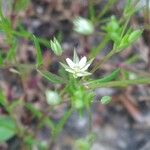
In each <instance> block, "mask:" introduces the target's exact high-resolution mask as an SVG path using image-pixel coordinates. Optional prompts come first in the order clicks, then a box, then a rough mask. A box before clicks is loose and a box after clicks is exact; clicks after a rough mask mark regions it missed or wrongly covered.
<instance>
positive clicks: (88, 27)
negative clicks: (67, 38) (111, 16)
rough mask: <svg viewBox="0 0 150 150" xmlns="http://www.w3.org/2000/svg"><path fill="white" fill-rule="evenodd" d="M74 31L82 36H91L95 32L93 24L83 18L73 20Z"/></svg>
mask: <svg viewBox="0 0 150 150" xmlns="http://www.w3.org/2000/svg"><path fill="white" fill-rule="evenodd" d="M73 24H74V31H76V32H77V33H79V34H82V35H91V34H92V33H93V32H94V25H93V23H92V22H91V21H90V20H88V19H86V18H83V17H77V18H75V19H74V20H73Z"/></svg>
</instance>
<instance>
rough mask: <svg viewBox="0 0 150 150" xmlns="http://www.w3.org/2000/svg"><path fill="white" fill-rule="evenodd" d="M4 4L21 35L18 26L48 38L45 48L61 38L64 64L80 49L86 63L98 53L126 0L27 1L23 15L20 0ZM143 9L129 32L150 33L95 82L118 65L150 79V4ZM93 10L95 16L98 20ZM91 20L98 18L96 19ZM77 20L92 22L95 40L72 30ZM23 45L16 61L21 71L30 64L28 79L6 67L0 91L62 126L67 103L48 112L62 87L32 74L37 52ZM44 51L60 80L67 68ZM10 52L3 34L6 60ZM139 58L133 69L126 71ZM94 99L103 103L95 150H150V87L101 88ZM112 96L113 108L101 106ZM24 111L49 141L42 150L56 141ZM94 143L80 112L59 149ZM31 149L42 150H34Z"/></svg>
mask: <svg viewBox="0 0 150 150" xmlns="http://www.w3.org/2000/svg"><path fill="white" fill-rule="evenodd" d="M15 1H16V2H15ZM1 2H2V3H1V4H2V5H1V7H2V10H3V14H4V16H5V17H8V18H10V20H11V21H12V26H13V28H14V29H16V30H19V29H20V28H19V27H18V22H19V25H20V26H21V27H22V28H23V29H25V30H27V31H28V32H29V33H33V34H34V35H35V36H37V37H40V38H41V39H45V40H46V41H44V42H43V43H47V41H49V40H51V39H53V37H54V36H55V37H57V38H58V39H59V40H60V41H61V44H62V47H63V50H64V53H63V56H62V58H61V59H65V58H67V57H72V54H73V49H74V48H76V49H77V52H78V54H79V55H80V56H84V55H87V54H88V53H89V52H90V51H91V50H92V49H93V48H94V47H96V46H97V45H98V44H99V43H100V42H101V41H102V39H103V37H104V36H103V31H102V30H101V26H103V25H104V24H105V22H106V21H107V20H108V19H109V18H110V17H111V16H112V15H115V16H116V18H121V17H122V13H123V9H124V6H125V2H126V0H27V1H26V3H23V4H22V5H18V6H17V5H16V10H14V6H13V4H14V3H17V0H1ZM137 7H138V8H139V11H137V12H136V13H135V14H134V16H132V17H131V20H130V23H129V25H130V26H132V27H133V28H137V27H138V28H144V31H143V34H142V36H141V37H140V38H139V39H138V41H137V42H136V43H135V44H133V45H132V46H131V47H129V48H127V49H126V50H125V51H123V52H122V53H120V54H118V55H116V56H114V57H112V58H111V59H110V60H109V61H108V62H106V63H105V64H104V65H103V68H101V69H100V70H97V71H96V72H95V73H94V75H93V76H94V78H100V77H101V76H103V75H105V74H106V73H108V72H111V71H112V70H113V69H114V68H116V67H117V66H123V67H124V68H125V69H126V70H128V71H129V72H130V74H128V75H129V78H130V79H132V78H135V77H136V74H150V2H149V0H139V3H138V4H137ZM104 9H105V11H104ZM92 11H94V13H91V12H92ZM101 13H103V14H101ZM91 14H94V15H95V16H94V17H93V18H94V19H93V18H92V17H91ZM76 16H82V17H85V18H89V19H91V18H92V19H93V20H92V19H91V20H92V21H93V24H94V28H95V31H94V33H93V34H92V35H90V36H88V37H86V36H82V35H80V34H78V33H76V32H74V31H73V22H72V21H73V19H74V18H75V17H76ZM98 16H99V17H98ZM17 41H18V43H19V44H18V45H17V53H16V58H15V59H16V62H17V63H18V64H16V66H15V67H17V65H19V64H22V65H23V67H22V69H21V71H22V76H20V75H19V74H18V72H16V71H15V69H16V68H15V67H14V65H13V66H11V64H9V63H6V64H7V67H1V69H0V90H1V92H3V93H4V95H5V96H6V99H7V100H8V101H9V102H10V103H11V102H13V101H16V100H21V101H23V102H25V103H30V104H32V105H33V106H34V107H35V108H36V109H38V110H40V111H41V112H42V113H44V114H46V115H49V116H50V117H51V118H52V119H53V121H54V122H57V121H58V120H59V119H60V118H61V117H62V116H63V114H64V112H65V111H66V104H65V103H64V104H62V105H59V106H57V107H56V109H55V110H52V111H50V112H48V110H49V109H48V106H47V105H48V104H47V103H46V97H45V91H46V90H49V89H51V90H55V89H56V88H61V86H60V85H59V84H51V83H50V82H48V81H47V80H45V79H43V78H42V77H41V75H40V74H39V73H37V71H36V69H35V68H34V67H33V65H34V64H35V62H36V50H35V47H34V45H33V43H32V42H31V41H30V39H28V38H22V37H20V38H18V39H17ZM40 46H41V49H42V55H43V62H44V68H45V69H47V70H48V71H50V72H52V73H56V74H57V73H58V70H59V67H60V65H59V60H58V58H57V57H56V56H55V55H54V54H53V52H52V51H51V50H50V48H48V47H46V46H45V44H41V45H40ZM111 48H112V43H111V42H109V43H106V45H105V46H104V47H103V48H102V52H101V53H99V54H98V55H97V56H96V58H95V60H96V61H98V60H100V59H101V58H102V57H103V56H104V55H106V53H107V52H108V50H110V49H111ZM7 52H8V45H7V44H6V42H5V37H4V35H3V34H1V33H0V53H1V54H2V55H3V57H5V56H6V54H7ZM135 54H136V61H135V62H134V63H127V64H124V62H127V60H131V59H130V58H132V56H134V55H135ZM137 58H138V59H137ZM10 59H11V58H10ZM13 64H15V63H14V62H13ZM93 65H94V64H93ZM133 72H134V73H133ZM94 92H95V94H96V98H95V100H94V101H93V104H92V117H93V119H92V132H93V133H96V138H95V140H94V142H93V145H92V148H91V150H150V86H149V85H145V86H144V85H139V86H129V87H126V88H98V89H96V90H95V91H94ZM105 95H109V96H112V102H111V103H110V104H108V105H102V104H101V103H100V102H99V99H100V98H101V97H102V96H105ZM17 105H18V107H16V109H15V114H16V118H17V120H19V122H20V123H21V124H22V125H23V127H24V128H27V129H28V130H29V131H30V130H31V131H34V132H35V138H36V139H38V140H39V141H43V144H44V143H45V142H46V141H49V139H50V130H49V129H48V128H47V127H46V126H45V127H44V128H42V129H40V130H38V129H37V128H36V126H37V122H38V121H39V120H37V119H36V118H35V116H34V115H33V114H32V113H31V111H30V109H28V108H26V107H24V106H22V105H19V104H17ZM6 112H7V111H6V110H5V109H4V107H3V106H2V105H0V115H4V114H7V113H6ZM87 136H88V114H87V112H86V111H85V112H84V113H83V116H82V117H80V116H79V114H78V113H77V112H74V113H73V114H72V115H71V116H70V118H69V119H68V121H67V122H66V124H65V126H64V129H63V131H62V132H61V134H60V136H59V138H58V139H57V143H55V144H54V146H53V149H54V150H72V149H74V144H75V141H76V140H77V139H80V138H85V137H87ZM26 149H27V148H25V147H23V146H22V139H21V138H19V137H17V136H13V137H12V138H10V139H9V140H7V141H6V142H2V143H0V150H26ZM31 149H33V150H37V149H38V148H37V147H36V145H35V146H33V147H32V148H31ZM27 150H28V149H27ZM81 150H82V149H81ZM83 150H84V149H83ZM85 150H86V149H85Z"/></svg>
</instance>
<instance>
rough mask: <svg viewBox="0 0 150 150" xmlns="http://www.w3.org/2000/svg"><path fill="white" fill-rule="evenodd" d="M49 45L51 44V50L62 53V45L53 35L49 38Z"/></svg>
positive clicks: (58, 53) (57, 53)
mask: <svg viewBox="0 0 150 150" xmlns="http://www.w3.org/2000/svg"><path fill="white" fill-rule="evenodd" d="M50 45H51V49H52V51H53V52H54V53H55V54H56V55H58V56H60V55H61V54H62V47H61V45H60V43H59V42H58V40H57V39H56V38H55V37H54V39H53V40H50Z"/></svg>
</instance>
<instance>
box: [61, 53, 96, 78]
mask: <svg viewBox="0 0 150 150" xmlns="http://www.w3.org/2000/svg"><path fill="white" fill-rule="evenodd" d="M92 61H93V59H91V60H90V61H88V62H87V58H86V57H85V56H84V57H82V58H81V60H79V58H78V56H77V53H76V51H74V57H73V61H72V60H71V59H70V58H67V59H66V62H67V64H68V66H67V65H65V64H63V63H61V65H62V66H63V67H64V68H65V70H66V71H68V72H70V73H72V74H73V77H74V78H77V77H82V76H88V75H91V73H90V72H87V71H86V70H87V69H88V68H89V66H90V64H91V63H92Z"/></svg>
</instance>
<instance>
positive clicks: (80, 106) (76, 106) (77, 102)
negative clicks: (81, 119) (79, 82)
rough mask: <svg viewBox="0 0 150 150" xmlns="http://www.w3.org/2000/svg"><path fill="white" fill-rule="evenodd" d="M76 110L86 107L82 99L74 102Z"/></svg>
mask: <svg viewBox="0 0 150 150" xmlns="http://www.w3.org/2000/svg"><path fill="white" fill-rule="evenodd" d="M74 105H75V108H76V109H81V108H83V107H84V103H83V101H82V99H76V100H75V102H74Z"/></svg>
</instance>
